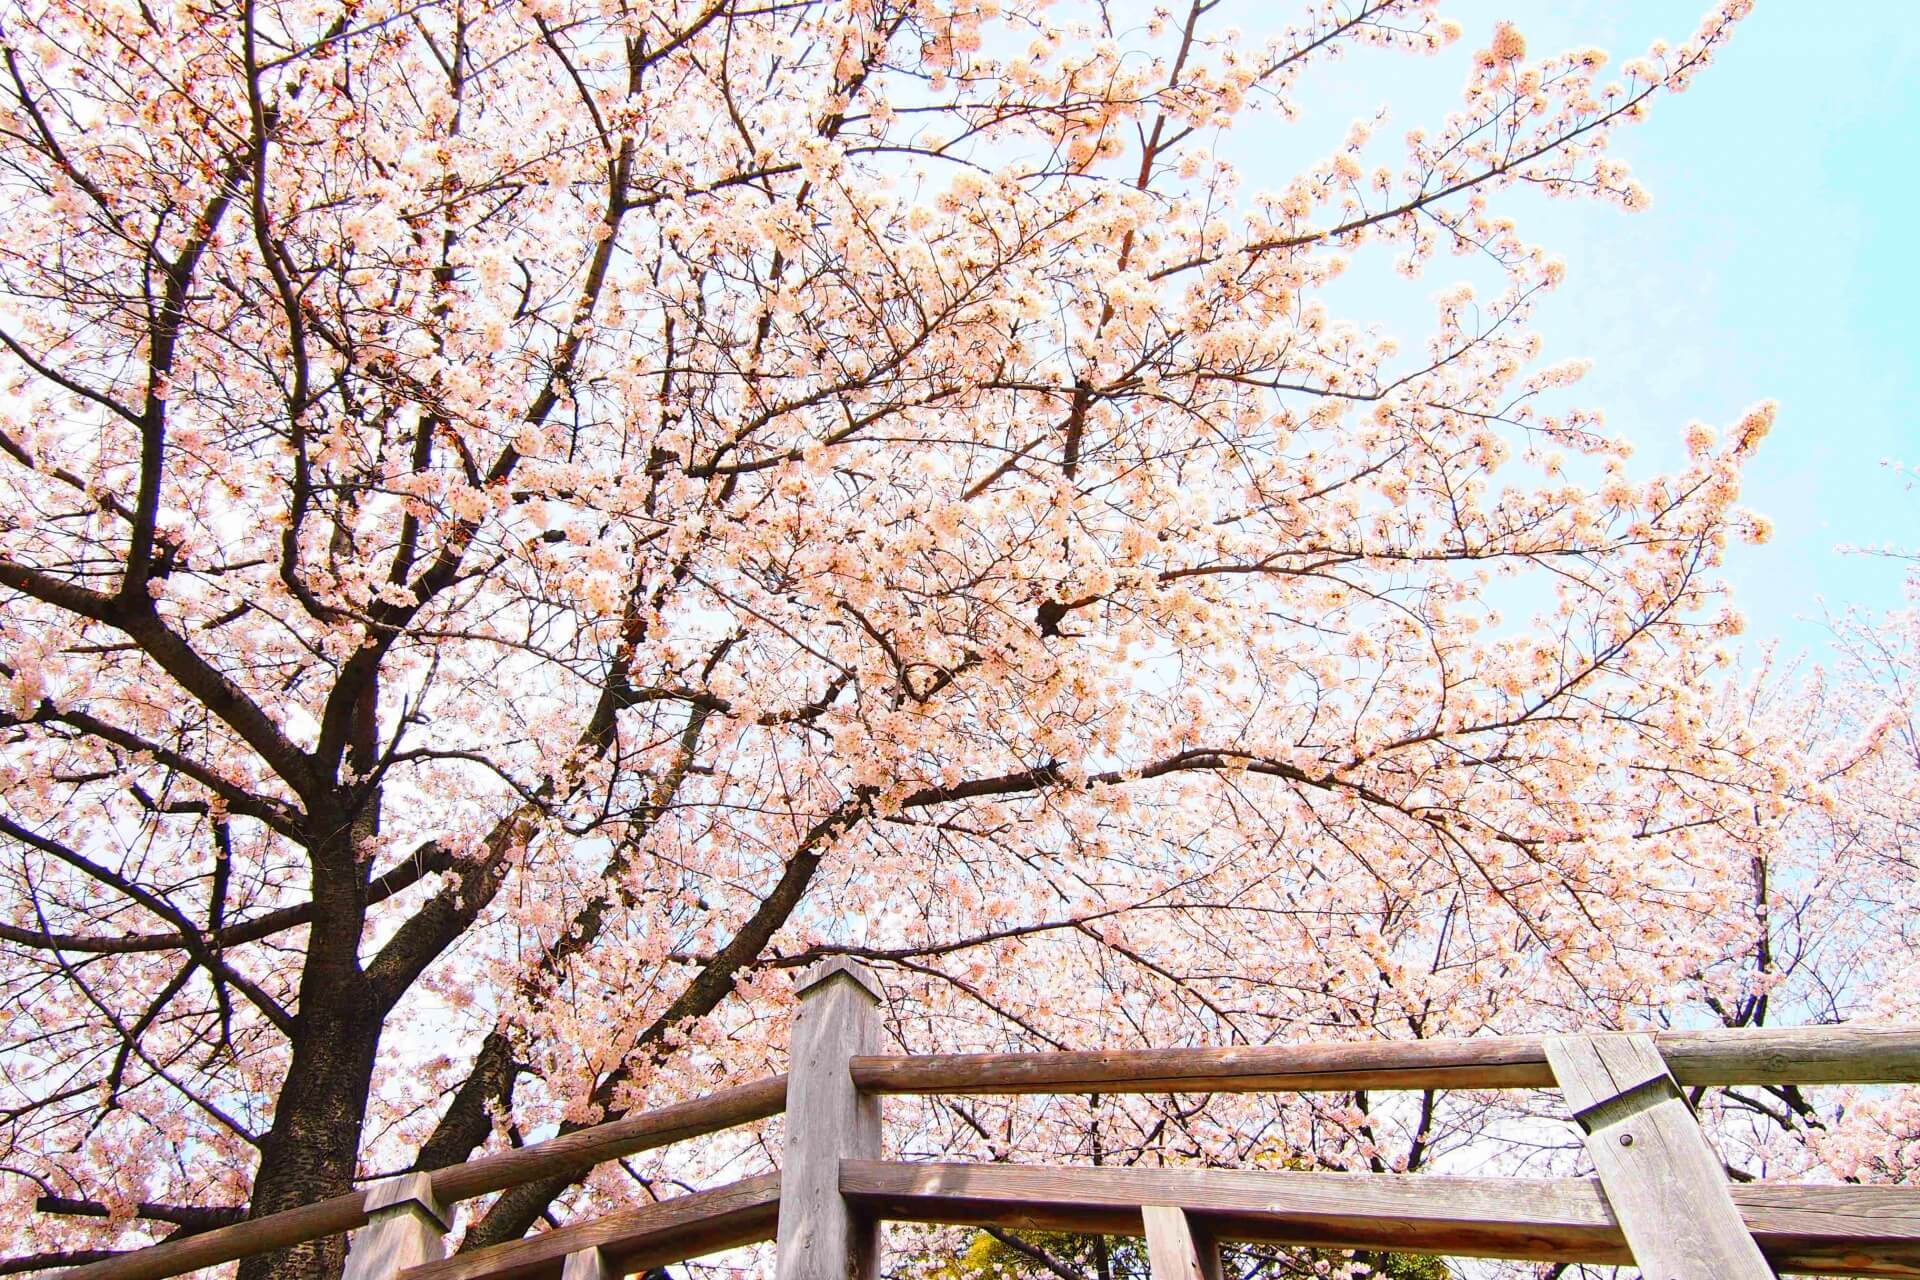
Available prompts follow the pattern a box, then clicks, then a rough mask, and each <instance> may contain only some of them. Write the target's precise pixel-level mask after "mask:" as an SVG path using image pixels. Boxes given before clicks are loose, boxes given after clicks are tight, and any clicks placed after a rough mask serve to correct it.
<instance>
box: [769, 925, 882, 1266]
mask: <svg viewBox="0 0 1920 1280" xmlns="http://www.w3.org/2000/svg"><path fill="white" fill-rule="evenodd" d="M880 994H881V993H880V988H879V984H878V983H877V982H876V981H875V980H874V977H873V975H872V974H871V973H869V972H867V970H866V969H865V968H864V967H863V966H861V965H859V964H856V963H854V962H853V961H850V960H847V959H845V958H844V957H835V958H833V959H831V960H827V961H824V962H823V963H821V964H819V965H816V966H815V967H814V968H813V969H811V970H809V971H808V973H807V974H806V976H805V977H803V978H802V979H801V980H800V985H799V996H800V1007H799V1010H798V1011H797V1012H796V1013H795V1015H794V1020H793V1043H792V1047H791V1050H790V1058H791V1064H790V1067H789V1070H788V1077H787V1078H788V1086H787V1142H786V1151H785V1154H784V1155H783V1156H782V1157H781V1178H782V1188H783V1189H782V1191H781V1195H780V1232H779V1236H778V1239H777V1241H776V1257H775V1261H774V1272H775V1276H776V1280H878V1276H879V1274H880V1247H879V1246H880V1242H879V1232H878V1230H877V1229H876V1227H875V1225H874V1222H873V1220H872V1218H870V1217H869V1216H868V1215H866V1214H864V1213H861V1212H859V1211H858V1210H857V1209H855V1208H854V1207H853V1206H852V1205H849V1204H848V1203H847V1202H846V1200H844V1199H843V1198H842V1197H841V1195H840V1177H839V1171H840V1161H841V1160H843V1159H873V1158H875V1157H877V1156H878V1155H879V1154H880V1100H879V1099H878V1098H876V1097H872V1096H869V1095H864V1094H862V1093H861V1092H860V1091H859V1090H858V1089H856V1088H855V1087H854V1083H853V1076H852V1074H851V1073H850V1072H849V1071H848V1069H847V1064H848V1062H849V1061H850V1060H851V1059H852V1058H853V1056H854V1055H855V1054H859V1053H872V1052H874V1051H875V1050H876V1049H877V1048H879V1046H880V1009H879V1006H880Z"/></svg>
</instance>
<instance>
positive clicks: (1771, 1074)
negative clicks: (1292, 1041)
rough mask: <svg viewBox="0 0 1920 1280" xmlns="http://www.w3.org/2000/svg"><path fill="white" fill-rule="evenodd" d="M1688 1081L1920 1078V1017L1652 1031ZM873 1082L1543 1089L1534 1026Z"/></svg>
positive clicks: (919, 1066) (942, 1062) (1051, 1057)
mask: <svg viewBox="0 0 1920 1280" xmlns="http://www.w3.org/2000/svg"><path fill="white" fill-rule="evenodd" d="M1654 1042H1655V1043H1656V1044H1657V1045H1658V1046H1659V1048H1660V1053H1661V1056H1663V1057H1664V1058H1665V1059H1666V1061H1667V1066H1668V1068H1669V1069H1670V1070H1671V1071H1672V1072H1673V1074H1674V1077H1675V1078H1676V1079H1677V1080H1679V1082H1680V1083H1681V1084H1682V1085H1726V1084H1900V1083H1908V1082H1920V1026H1897V1027H1792V1028H1750V1029H1742V1030H1737V1031H1670V1032H1665V1033H1662V1034H1660V1035H1656V1036H1655V1037H1654ZM852 1069H853V1079H854V1083H855V1084H857V1085H859V1086H860V1088H861V1089H863V1090H865V1091H867V1092H869V1093H994V1094H1008V1093H1263V1092H1278V1091H1289V1090H1299V1091H1311V1090H1320V1089H1326V1090H1342V1091H1344V1090H1348V1089H1544V1088H1550V1087H1552V1085H1553V1082H1554V1080H1553V1071H1552V1069H1551V1068H1550V1067H1549V1066H1548V1065H1547V1055H1546V1050H1545V1049H1543V1048H1542V1047H1541V1042H1540V1040H1539V1039H1538V1038H1537V1037H1530V1036H1529V1037H1520V1036H1515V1037H1501V1038H1497V1039H1496V1038H1493V1037H1486V1038H1482V1039H1468V1040H1404V1041H1396V1040H1380V1041H1370V1042H1362V1043H1326V1044H1300V1045H1266V1046H1258V1047H1249V1048H1219V1049H1115V1050H1094V1051H1088V1052H1067V1053H956V1054H929V1055H912V1056H903V1055H890V1056H883V1055H870V1056H864V1057H857V1058H855V1059H854V1060H853V1067H852Z"/></svg>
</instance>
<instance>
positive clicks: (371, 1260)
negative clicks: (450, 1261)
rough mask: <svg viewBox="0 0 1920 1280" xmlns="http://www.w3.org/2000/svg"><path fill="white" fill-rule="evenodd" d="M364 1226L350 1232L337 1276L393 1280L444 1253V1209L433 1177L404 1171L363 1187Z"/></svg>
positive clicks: (354, 1279) (347, 1279)
mask: <svg viewBox="0 0 1920 1280" xmlns="http://www.w3.org/2000/svg"><path fill="white" fill-rule="evenodd" d="M366 1213H367V1225H366V1226H364V1227H362V1228H360V1229H359V1230H358V1231H356V1232H354V1233H353V1240H352V1243H351V1245H349V1247H348V1249H347V1267H346V1270H345V1272H343V1273H342V1276H341V1280H395V1277H397V1276H398V1275H399V1274H400V1273H401V1272H402V1271H405V1270H406V1269H407V1268H409V1267H416V1266H419V1265H420V1264H421V1263H423V1262H432V1261H433V1260H434V1259H436V1258H439V1257H441V1256H443V1255H444V1254H445V1253H446V1244H445V1240H444V1237H445V1236H446V1233H447V1227H448V1226H449V1225H450V1222H449V1219H448V1217H447V1211H446V1210H445V1209H443V1208H442V1207H441V1206H440V1202H439V1201H438V1200H436V1199H435V1198H434V1195H433V1179H432V1178H430V1177H428V1176H427V1175H426V1174H424V1173H403V1174H401V1175H399V1176H398V1177H395V1178H388V1179H386V1180H384V1181H382V1182H376V1183H374V1184H373V1185H372V1186H371V1187H369V1188H367V1194H366Z"/></svg>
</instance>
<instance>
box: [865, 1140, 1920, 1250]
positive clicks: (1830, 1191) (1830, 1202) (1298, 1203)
mask: <svg viewBox="0 0 1920 1280" xmlns="http://www.w3.org/2000/svg"><path fill="white" fill-rule="evenodd" d="M840 1186H841V1191H842V1193H843V1194H844V1195H846V1196H847V1197H848V1198H849V1199H851V1200H853V1201H855V1202H856V1203H858V1204H861V1205H864V1206H865V1207H867V1208H868V1209H869V1210H870V1211H872V1212H874V1213H876V1214H878V1215H880V1216H882V1217H886V1218H893V1219H898V1220H900V1221H912V1222H944V1223H954V1224H960V1225H975V1226H983V1225H993V1226H1000V1227H1005V1228H1011V1229H1015V1230H1021V1229H1026V1230H1042V1231H1089V1232H1093V1231H1098V1232H1107V1233H1112V1234H1120V1235H1135V1236H1137V1235H1141V1234H1143V1231H1144V1224H1143V1220H1142V1217H1141V1212H1140V1206H1142V1205H1148V1204H1157V1205H1169V1206H1173V1207H1177V1208H1179V1209H1181V1210H1182V1211H1184V1212H1185V1213H1186V1215H1187V1217H1188V1219H1189V1221H1190V1223H1191V1225H1192V1227H1193V1230H1194V1231H1195V1233H1196V1234H1198V1233H1200V1232H1203V1231H1206V1232H1212V1233H1214V1234H1216V1235H1217V1236H1218V1237H1219V1238H1221V1239H1226V1240H1246V1241H1257V1242H1266V1243H1274V1244H1300V1245H1320V1246H1325V1247H1332V1248H1356V1249H1391V1250H1394V1251H1397V1252H1402V1253H1429V1254H1442V1255H1453V1256H1459V1257H1496V1258H1519V1259H1532V1260H1536V1261H1541V1262H1596V1263H1628V1262H1631V1261H1632V1259H1631V1257H1630V1256H1629V1254H1628V1251H1627V1247H1626V1239H1625V1237H1624V1235H1623V1234H1622V1233H1621V1230H1620V1225H1619V1222H1618V1220H1617V1219H1616V1218H1615V1216H1614V1213H1613V1210H1612V1209H1611V1207H1610V1206H1609V1205H1608V1203H1607V1198H1606V1195H1605V1193H1604V1192H1603V1191H1602V1190H1601V1187H1600V1184H1599V1182H1598V1181H1597V1180H1579V1179H1569V1180H1542V1179H1526V1178H1447V1177H1440V1176H1436V1175H1432V1174H1418V1175H1393V1174H1332V1173H1270V1172H1264V1171H1254V1170H1237V1169H1224V1170H1215V1169H1112V1168H1103V1169H1086V1168H1056V1167H1048V1166H1033V1165H1027V1166H1020V1165H952V1164H931V1165H921V1164H900V1163H893V1162H887V1161H852V1160H850V1161H847V1162H846V1163H844V1164H843V1165H842V1166H841V1171H840ZM1732 1194H1733V1197H1734V1201H1735V1203H1736V1204H1737V1205H1738V1206H1739V1208H1740V1212H1741V1215H1742V1218H1743V1219H1744V1221H1745V1222H1746V1225H1747V1227H1748V1228H1749V1229H1750V1230H1751V1231H1752V1232H1753V1234H1754V1237H1755V1239H1756V1240H1757V1241H1758V1242H1759V1244H1760V1247H1761V1249H1762V1250H1763V1251H1764V1252H1765V1253H1766V1255H1767V1257H1768V1258H1769V1259H1771V1260H1772V1261H1773V1263H1774V1265H1775V1266H1777V1267H1778V1268H1779V1269H1780V1270H1782V1271H1791V1272H1801V1273H1806V1274H1812V1275H1859V1276H1905V1277H1920V1189H1914V1188H1909V1187H1803V1186H1781V1185H1773V1184H1749V1185H1746V1186H1739V1187H1734V1188H1733V1189H1732Z"/></svg>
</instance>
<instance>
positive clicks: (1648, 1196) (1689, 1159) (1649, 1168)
mask: <svg viewBox="0 0 1920 1280" xmlns="http://www.w3.org/2000/svg"><path fill="white" fill-rule="evenodd" d="M1543 1044H1544V1048H1545V1049H1546V1053H1547V1061H1548V1063H1549V1064H1550V1065H1551V1066H1552V1067H1553V1073H1554V1077H1555V1079H1556V1080H1558V1081H1559V1084H1560V1091H1561V1093H1562V1094H1563V1095H1564V1096H1565V1098H1566V1100H1567V1106H1568V1108H1569V1109H1570V1110H1571V1111H1572V1112H1573V1114H1574V1118H1575V1119H1576V1120H1577V1121H1578V1122H1579V1124H1580V1127H1581V1128H1582V1130H1584V1132H1585V1135H1586V1144H1587V1154H1588V1155H1589V1156H1590V1157H1591V1158H1592V1160H1593V1166H1594V1169H1595V1170H1596V1171H1597V1172H1598V1173H1599V1175H1600V1185H1601V1187H1602V1188H1604V1189H1605V1191H1606V1193H1607V1203H1608V1204H1609V1205H1610V1206H1612V1208H1613V1212H1614V1216H1615V1217H1616V1218H1617V1219H1619V1222H1620V1229H1621V1231H1622V1233H1623V1234H1624V1235H1625V1236H1626V1240H1627V1246H1628V1248H1629V1249H1631V1250H1632V1252H1633V1258H1634V1262H1635V1264H1636V1265H1638V1266H1639V1268H1640V1270H1641V1272H1642V1273H1643V1274H1644V1275H1647V1276H1652V1277H1656V1280H1773V1268H1772V1267H1771V1266H1770V1265H1768V1262H1767V1260H1766V1258H1765V1257H1763V1256H1762V1255H1761V1252H1760V1247H1759V1246H1758V1245H1757V1244H1755V1243H1754V1239H1753V1237H1752V1236H1751V1235H1750V1234H1748V1232H1747V1225H1746V1222H1745V1221H1744V1220H1743V1219H1742V1217H1741V1214H1740V1210H1739V1209H1738V1208H1737V1207H1736V1206H1735V1205H1734V1202H1733V1196H1732V1195H1731V1194H1730V1193H1729V1192H1728V1190H1727V1175H1726V1168H1725V1166H1724V1165H1723V1164H1722V1163H1721V1160H1720V1157H1719V1156H1717V1155H1715V1154H1714V1152H1713V1148H1711V1147H1709V1146H1708V1145H1707V1137H1706V1135H1705V1134H1704V1133H1702V1132H1700V1125H1699V1122H1698V1121H1696V1120H1695V1119H1694V1118H1693V1109H1692V1108H1691V1107H1689V1106H1688V1105H1687V1100H1686V1098H1685V1097H1684V1096H1683V1095H1682V1094H1681V1092H1680V1086H1679V1085H1678V1084H1676V1083H1675V1082H1674V1079H1673V1077H1672V1076H1671V1075H1669V1074H1667V1068H1666V1064H1665V1063H1664V1062H1663V1061H1662V1060H1661V1058H1660V1051H1659V1050H1658V1049H1656V1048H1654V1044H1653V1038H1652V1037H1651V1036H1618V1035H1607V1036H1549V1037H1547V1038H1546V1040H1545V1041H1544V1042H1543Z"/></svg>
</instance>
